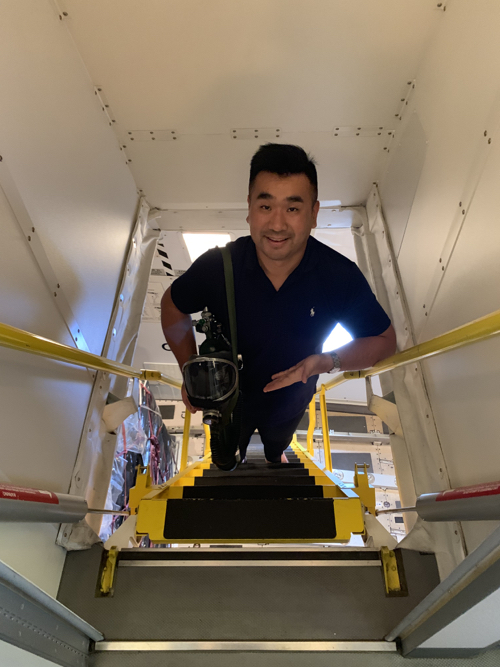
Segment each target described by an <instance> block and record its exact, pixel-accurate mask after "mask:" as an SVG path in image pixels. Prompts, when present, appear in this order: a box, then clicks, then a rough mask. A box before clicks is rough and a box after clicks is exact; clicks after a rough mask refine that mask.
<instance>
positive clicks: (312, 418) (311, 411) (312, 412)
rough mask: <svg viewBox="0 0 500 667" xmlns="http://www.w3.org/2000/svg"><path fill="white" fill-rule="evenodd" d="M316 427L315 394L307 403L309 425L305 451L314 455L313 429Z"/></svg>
mask: <svg viewBox="0 0 500 667" xmlns="http://www.w3.org/2000/svg"><path fill="white" fill-rule="evenodd" d="M315 427H316V396H315V395H314V396H313V397H312V401H311V402H310V403H309V427H308V429H307V453H308V454H310V455H311V456H314V442H313V436H314V429H315Z"/></svg>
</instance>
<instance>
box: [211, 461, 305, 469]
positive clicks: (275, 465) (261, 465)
mask: <svg viewBox="0 0 500 667" xmlns="http://www.w3.org/2000/svg"><path fill="white" fill-rule="evenodd" d="M285 466H286V469H287V470H292V469H294V468H295V469H296V470H301V469H304V464H303V463H266V462H265V461H263V462H262V463H254V462H253V461H247V463H240V465H239V468H238V469H239V470H268V469H269V468H272V469H278V470H279V469H282V468H285ZM208 470H219V468H217V466H216V465H215V464H214V463H212V464H211V465H210V468H208Z"/></svg>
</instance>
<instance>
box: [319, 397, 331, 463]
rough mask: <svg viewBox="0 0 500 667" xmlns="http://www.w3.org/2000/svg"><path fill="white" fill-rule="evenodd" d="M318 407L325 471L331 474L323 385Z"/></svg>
mask: <svg viewBox="0 0 500 667" xmlns="http://www.w3.org/2000/svg"><path fill="white" fill-rule="evenodd" d="M319 405H320V408H321V426H322V428H323V449H324V452H325V469H326V470H328V472H332V450H331V447H330V427H329V425H328V414H327V407H326V396H325V385H324V384H323V385H321V389H320V391H319Z"/></svg>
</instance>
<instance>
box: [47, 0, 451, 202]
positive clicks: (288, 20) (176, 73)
mask: <svg viewBox="0 0 500 667" xmlns="http://www.w3.org/2000/svg"><path fill="white" fill-rule="evenodd" d="M57 4H58V5H59V8H60V10H61V14H62V13H63V12H66V14H67V16H65V17H63V20H64V22H65V24H66V26H67V28H68V29H69V31H70V33H71V35H72V37H73V39H74V41H75V43H76V45H77V48H78V50H79V52H80V54H81V56H82V58H83V61H84V63H85V65H86V67H87V68H88V71H89V73H90V77H91V79H92V82H93V84H94V85H96V86H99V87H100V88H101V94H102V95H103V99H104V101H105V103H106V104H108V105H109V107H108V108H107V112H108V113H109V114H110V116H111V118H112V119H113V120H114V121H115V122H114V124H113V128H114V129H115V131H116V133H117V137H118V138H119V140H120V144H121V145H122V146H125V147H126V148H125V151H124V154H125V153H126V157H127V159H130V160H131V162H130V168H131V170H132V173H133V175H134V177H135V179H136V183H137V186H138V188H139V189H141V190H143V191H144V193H145V194H146V196H147V199H148V201H149V202H150V204H151V205H152V206H155V207H158V208H167V209H172V208H175V207H176V206H179V205H184V206H187V205H194V204H208V205H209V206H210V208H212V207H213V206H214V205H217V204H219V203H221V202H222V203H225V204H231V203H233V204H241V202H245V200H246V194H247V179H248V164H249V161H250V158H251V156H252V154H253V153H254V152H255V150H256V149H257V148H258V146H259V145H260V144H261V143H263V142H264V141H266V140H268V139H270V140H276V141H280V142H285V143H297V144H299V145H301V146H303V147H304V148H305V149H306V150H308V151H310V152H311V153H312V154H313V155H314V156H315V158H316V159H317V162H318V172H319V180H320V187H319V193H320V199H323V200H340V202H341V203H342V205H355V204H359V203H363V202H364V200H365V199H366V196H367V194H368V190H369V188H370V185H371V183H372V181H374V180H377V178H378V177H379V174H380V170H381V169H382V168H383V163H384V156H385V152H384V148H385V147H387V142H388V140H389V139H390V136H389V135H388V132H390V131H391V130H393V129H394V128H395V127H396V125H397V122H398V118H397V114H398V113H399V112H400V110H401V104H402V102H401V100H402V99H404V98H405V96H406V94H407V92H408V90H409V86H408V82H409V81H412V80H413V79H414V77H415V74H416V71H417V67H418V63H419V61H420V58H421V56H422V53H423V51H424V50H425V47H426V44H427V42H428V40H429V38H430V36H431V34H432V31H433V29H434V28H435V26H436V25H437V23H438V22H439V20H440V18H441V16H442V11H441V9H439V8H438V7H437V5H438V3H437V0H251V1H250V0H141V1H140V2H139V0H57ZM410 88H411V86H410ZM96 99H97V98H96ZM336 127H340V128H344V129H341V130H340V132H337V134H339V136H335V128H336ZM358 127H361V128H362V131H361V132H360V136H356V135H357V131H358V130H357V128H358ZM345 128H347V129H345ZM378 128H383V129H382V130H379V129H378ZM235 129H236V130H237V132H236V133H234V132H233V130H235ZM242 129H245V130H246V133H242V132H241V130H242ZM254 130H259V132H258V138H257V139H256V138H255V134H254ZM278 130H279V131H278ZM130 132H132V134H129V133H130ZM151 132H153V133H154V134H150V133H151ZM379 132H380V134H379ZM138 133H139V134H138ZM173 133H175V134H173ZM234 134H236V136H237V137H238V138H236V139H234V138H233V135H234ZM242 134H243V135H244V136H245V137H247V138H239V137H240V136H241V135H242ZM365 134H367V135H370V136H363V135H365ZM276 135H279V137H277V136H276ZM174 136H175V137H176V138H175V139H173V137H174ZM153 137H154V139H153ZM132 138H134V140H133V141H132V140H131V139H132ZM124 159H125V158H124Z"/></svg>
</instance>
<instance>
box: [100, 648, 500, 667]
mask: <svg viewBox="0 0 500 667" xmlns="http://www.w3.org/2000/svg"><path fill="white" fill-rule="evenodd" d="M139 665H147V667H234V666H235V665H238V667H411V666H412V665H414V666H415V667H498V666H499V665H500V650H498V649H496V650H492V651H488V652H487V653H482V654H481V655H478V656H476V657H474V658H403V657H401V656H400V655H397V654H377V653H291V652H287V653H224V654H221V653H188V652H186V653H169V654H166V653H149V652H148V653H132V652H130V653H99V654H95V655H93V656H92V657H91V658H90V662H89V667H138V666H139Z"/></svg>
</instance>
